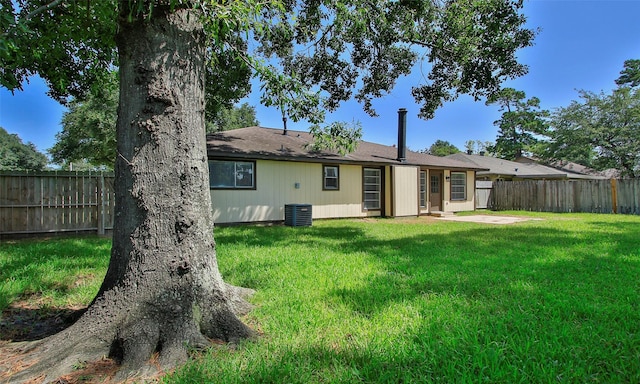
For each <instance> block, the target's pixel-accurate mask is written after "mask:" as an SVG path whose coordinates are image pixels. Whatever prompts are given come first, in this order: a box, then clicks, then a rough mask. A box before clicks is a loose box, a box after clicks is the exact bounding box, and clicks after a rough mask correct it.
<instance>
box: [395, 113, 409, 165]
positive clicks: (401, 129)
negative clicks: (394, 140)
mask: <svg viewBox="0 0 640 384" xmlns="http://www.w3.org/2000/svg"><path fill="white" fill-rule="evenodd" d="M397 160H398V161H399V162H401V163H404V162H406V161H407V110H406V109H405V108H400V109H398V159H397Z"/></svg>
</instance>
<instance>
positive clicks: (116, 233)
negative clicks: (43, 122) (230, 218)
mask: <svg viewBox="0 0 640 384" xmlns="http://www.w3.org/2000/svg"><path fill="white" fill-rule="evenodd" d="M2 5H3V6H2V8H0V23H1V24H0V28H1V32H0V68H1V70H0V84H2V85H3V86H5V87H7V88H9V89H17V88H19V87H20V85H21V84H22V82H23V81H25V79H26V78H27V77H28V76H29V75H31V74H35V73H38V74H39V75H40V76H41V77H43V78H44V79H45V80H46V81H47V82H48V84H49V86H50V94H51V95H52V96H53V97H55V98H56V99H58V100H60V101H63V102H66V101H68V97H69V96H72V97H75V98H78V99H80V100H81V99H82V97H83V96H84V95H85V94H86V93H87V92H89V90H91V86H92V85H93V86H95V85H96V84H101V82H102V81H103V80H104V77H105V76H108V74H109V71H111V70H112V69H113V68H114V67H117V68H118V69H119V74H120V86H119V90H120V93H119V105H118V117H117V121H116V143H117V149H116V151H117V156H116V165H115V179H116V182H115V183H114V187H115V192H116V193H115V195H116V207H115V211H116V212H115V220H114V229H113V243H112V244H113V245H112V250H111V259H110V263H109V268H108V270H107V274H106V276H105V279H104V281H103V284H102V286H101V288H100V290H99V292H98V294H97V296H96V298H95V299H94V300H93V302H92V304H91V305H90V306H89V308H88V309H87V311H86V312H85V313H84V314H83V315H82V316H81V317H80V319H79V320H78V321H77V322H76V323H74V324H73V325H72V326H71V327H72V328H71V329H69V330H67V331H65V332H64V333H61V334H58V335H54V336H52V337H51V338H49V339H47V340H45V341H43V342H41V343H38V344H36V345H35V346H33V347H28V352H29V355H30V356H29V357H30V359H31V361H32V362H33V365H24V366H23V367H22V368H24V367H27V368H26V370H24V371H22V372H20V373H17V374H15V375H13V376H12V378H11V380H12V381H15V382H23V381H29V380H30V379H34V378H36V377H38V378H39V380H42V381H51V380H55V379H56V378H57V377H59V376H60V375H63V374H65V373H67V372H69V370H70V369H72V365H73V364H75V363H76V362H77V361H78V359H80V358H81V359H83V360H87V359H89V360H90V359H100V358H101V357H103V356H105V355H108V356H110V357H112V358H114V359H115V360H116V361H117V362H118V363H119V364H120V367H121V369H120V371H119V373H118V375H117V376H116V380H123V379H125V378H128V377H129V375H130V374H137V375H144V374H146V373H149V372H155V371H156V369H157V366H159V367H160V369H163V370H168V369H171V368H172V367H173V366H175V365H176V364H179V363H181V362H184V361H185V360H186V359H187V358H188V356H189V353H190V351H191V350H192V349H193V348H202V347H205V346H207V345H209V344H210V341H211V340H223V341H226V342H234V341H237V340H240V339H243V338H247V337H250V336H252V335H254V334H255V333H254V332H253V331H252V330H251V329H250V328H249V327H248V326H246V325H245V324H244V323H243V322H242V321H241V320H240V318H239V315H241V314H243V313H246V312H247V311H248V310H249V309H250V305H249V304H248V303H247V302H246V301H245V300H244V298H245V297H246V294H247V292H248V291H247V290H245V289H242V288H239V287H233V286H230V285H229V284H226V283H225V282H224V281H223V279H222V276H221V274H220V272H219V270H218V266H217V261H216V251H215V242H214V240H213V236H212V228H213V215H212V212H211V211H212V210H211V192H210V189H209V185H208V177H209V169H208V162H207V152H206V141H205V135H204V133H205V118H204V117H205V114H209V113H211V112H210V111H209V110H208V107H210V106H213V107H217V106H221V105H223V104H224V103H225V102H227V103H228V102H229V101H230V100H233V99H234V97H236V96H237V95H238V94H242V93H244V92H246V89H247V87H248V84H249V78H250V75H254V76H255V77H256V78H257V79H258V80H259V81H260V82H261V87H262V88H261V89H262V95H263V97H262V101H263V103H264V104H265V105H271V106H275V107H278V108H279V109H280V111H281V112H282V114H283V117H285V118H290V119H292V120H294V121H296V120H300V119H307V120H308V121H310V122H312V123H319V122H321V121H322V119H323V117H324V116H323V114H324V111H325V110H326V111H332V110H335V108H337V106H338V105H339V104H340V103H341V102H342V101H345V100H349V99H351V98H355V99H357V100H359V101H360V102H361V103H362V104H363V107H364V109H365V110H366V111H367V112H369V113H370V114H375V111H374V110H373V108H372V104H371V101H372V100H373V99H374V98H376V97H379V96H382V95H384V94H386V93H388V92H390V91H391V89H392V88H393V87H394V85H395V83H396V81H397V79H398V77H399V76H402V75H406V74H408V73H409V72H411V71H412V70H414V69H416V68H417V67H421V69H422V70H423V71H424V73H426V76H425V78H424V82H423V83H421V84H417V85H416V86H415V87H414V88H413V90H412V94H413V96H414V97H415V99H416V101H417V102H418V103H419V104H420V105H421V109H420V115H421V116H422V117H424V118H431V117H433V115H434V113H435V111H436V109H437V108H438V107H440V106H441V105H442V104H443V103H444V102H447V101H451V100H454V99H455V98H456V97H458V96H459V95H460V94H470V95H472V96H473V97H475V98H476V99H478V98H481V97H486V96H490V95H492V94H494V93H495V92H497V91H498V90H499V89H500V85H501V83H502V82H503V81H505V80H507V79H510V78H513V77H517V76H520V75H523V74H524V73H525V72H526V67H525V66H524V65H522V64H520V63H518V61H517V59H516V51H517V50H518V49H519V48H522V47H526V46H529V45H530V44H531V43H532V39H533V37H534V34H535V33H534V31H532V30H529V29H527V28H525V27H524V24H525V17H524V16H523V15H522V14H521V13H520V10H521V8H522V6H523V0H455V1H454V0H445V1H440V0H432V1H413V0H408V1H405V0H402V1H386V0H366V1H365V0H351V1H328V0H326V1H325V0H319V1H294V0H282V1H269V2H261V1H254V0H249V1H229V2H219V1H216V0H207V1H205V0H201V1H186V0H156V1H152V0H118V1H99V2H95V1H94V2H91V1H86V2H85V1H63V0H50V1H41V0H37V1H36V0H18V1H10V0H5V1H3V2H2ZM208 72H211V73H213V74H214V76H210V77H208V80H207V73H208ZM207 86H214V87H217V88H215V89H217V91H214V94H215V95H217V96H218V97H219V103H214V104H208V103H205V88H206V87H207ZM151 360H153V362H151ZM43 377H44V378H43Z"/></svg>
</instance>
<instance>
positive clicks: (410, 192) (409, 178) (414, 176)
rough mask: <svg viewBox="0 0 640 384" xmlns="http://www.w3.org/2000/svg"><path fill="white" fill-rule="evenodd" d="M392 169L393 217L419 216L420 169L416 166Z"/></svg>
mask: <svg viewBox="0 0 640 384" xmlns="http://www.w3.org/2000/svg"><path fill="white" fill-rule="evenodd" d="M392 169H393V178H392V180H393V181H392V183H393V185H392V189H393V192H392V199H393V200H392V206H393V216H396V217H399V216H417V215H418V204H419V200H418V197H419V196H418V192H419V185H418V181H419V177H420V175H419V174H418V171H419V168H418V167H414V166H395V167H393V168H392Z"/></svg>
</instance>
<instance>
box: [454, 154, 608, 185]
mask: <svg viewBox="0 0 640 384" xmlns="http://www.w3.org/2000/svg"><path fill="white" fill-rule="evenodd" d="M447 158H450V159H455V160H458V161H466V162H468V163H471V164H475V165H476V166H479V167H483V168H488V171H487V170H485V171H480V172H478V173H477V175H478V176H486V175H496V176H499V177H519V178H523V179H599V178H602V177H600V176H593V175H583V174H579V173H573V172H568V171H566V170H558V169H555V168H552V167H547V166H545V165H541V164H537V163H533V162H532V163H519V162H516V161H510V160H504V159H499V158H497V157H491V156H481V155H468V154H466V153H456V154H453V155H449V156H447Z"/></svg>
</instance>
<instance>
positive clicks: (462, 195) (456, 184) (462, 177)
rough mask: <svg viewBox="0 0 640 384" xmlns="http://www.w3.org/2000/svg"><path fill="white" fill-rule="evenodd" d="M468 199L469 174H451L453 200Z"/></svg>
mask: <svg viewBox="0 0 640 384" xmlns="http://www.w3.org/2000/svg"><path fill="white" fill-rule="evenodd" d="M466 199H467V173H466V172H451V200H466Z"/></svg>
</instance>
